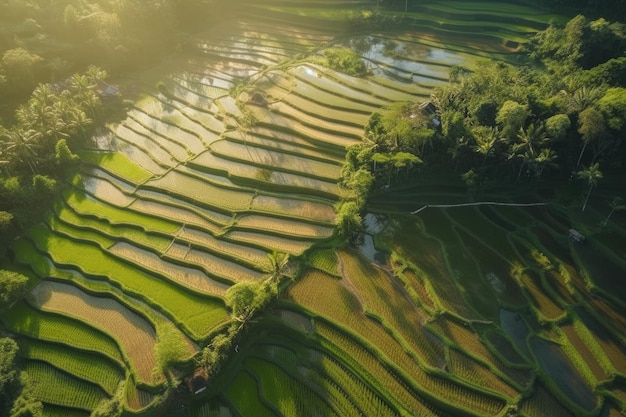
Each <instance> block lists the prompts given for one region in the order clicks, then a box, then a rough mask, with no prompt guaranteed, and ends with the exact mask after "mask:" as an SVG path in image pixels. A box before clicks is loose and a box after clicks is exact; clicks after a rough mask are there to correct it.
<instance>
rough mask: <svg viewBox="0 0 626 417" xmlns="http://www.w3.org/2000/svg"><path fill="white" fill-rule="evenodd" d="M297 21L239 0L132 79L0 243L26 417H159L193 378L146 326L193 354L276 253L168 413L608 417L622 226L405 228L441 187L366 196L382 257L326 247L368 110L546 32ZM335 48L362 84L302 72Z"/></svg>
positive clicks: (321, 13) (420, 92)
mask: <svg viewBox="0 0 626 417" xmlns="http://www.w3.org/2000/svg"><path fill="white" fill-rule="evenodd" d="M300 3H301V2H296V1H295V0H273V1H264V0H255V1H252V0H247V1H243V2H242V8H243V9H245V10H242V12H241V14H240V16H238V17H237V18H233V19H234V20H232V21H228V22H224V23H223V24H221V25H219V27H216V28H208V29H207V31H206V32H201V33H197V34H194V35H193V36H192V37H191V38H190V39H191V40H190V44H191V45H192V46H191V47H190V50H189V51H187V52H185V53H184V54H182V53H181V54H180V55H177V56H175V57H172V58H171V61H172V62H169V63H168V64H167V65H164V67H163V68H161V67H157V68H155V69H152V70H151V71H152V72H153V75H151V77H154V74H158V77H160V79H162V80H163V83H164V85H165V87H166V90H165V91H156V89H155V87H154V85H148V82H147V81H145V83H143V84H142V82H140V81H138V82H137V85H135V86H133V87H134V88H138V89H141V90H142V91H141V94H139V96H138V99H137V101H136V102H135V104H134V107H133V108H132V109H131V110H130V111H129V112H128V114H127V117H126V119H124V120H122V121H120V122H119V123H117V124H112V125H110V126H107V129H108V133H107V134H106V138H107V140H106V141H104V142H106V143H103V144H101V146H94V148H93V149H86V150H82V151H81V152H80V156H81V158H82V160H83V167H82V168H81V171H80V172H79V173H78V174H76V176H75V177H74V178H73V179H70V180H68V184H67V188H66V190H65V191H64V193H63V194H62V196H61V197H60V199H59V201H58V202H57V204H56V206H55V208H54V210H53V211H52V212H51V213H50V214H49V216H48V218H47V219H46V221H45V223H43V224H40V225H38V226H36V227H35V228H33V229H32V230H31V231H30V232H29V233H28V235H27V236H24V237H22V238H21V239H20V240H18V241H17V242H15V244H14V246H13V252H14V254H15V260H16V261H17V262H18V263H19V264H20V265H22V266H24V267H28V268H29V271H30V272H32V274H33V275H35V276H36V277H37V278H38V279H39V280H40V281H41V284H40V287H38V288H39V290H35V291H34V292H33V293H32V294H31V295H30V296H29V297H27V299H26V301H24V302H20V303H18V304H16V305H15V306H13V307H12V308H11V309H10V310H9V311H8V312H7V313H6V314H4V315H3V317H2V323H3V325H4V327H5V328H6V329H7V330H8V331H10V332H12V333H14V334H16V335H17V336H18V341H19V342H20V345H21V349H22V354H23V356H24V359H25V363H26V365H25V366H26V370H27V371H28V372H29V375H30V376H31V379H33V380H34V381H35V382H36V383H37V385H36V389H35V396H36V397H37V398H38V399H39V400H40V401H42V402H43V403H44V415H46V416H49V417H51V416H60V415H66V416H85V417H86V416H88V415H89V413H90V412H91V411H92V410H94V409H95V408H96V407H97V406H98V405H99V404H100V403H101V402H102V401H103V400H107V399H110V398H112V397H113V395H114V394H115V392H116V390H117V389H118V387H119V386H120V383H123V385H122V387H123V390H124V392H123V394H124V395H123V397H124V408H125V412H124V413H125V414H124V415H133V416H154V415H168V412H170V411H171V409H170V410H166V409H157V404H158V403H160V395H162V394H164V393H165V390H166V388H165V383H164V381H165V380H166V379H167V378H174V379H176V380H177V381H178V379H182V378H183V377H185V376H188V374H189V372H190V371H192V370H193V368H194V367H196V365H197V363H196V362H194V360H193V359H192V360H189V361H188V362H187V363H186V364H183V365H181V369H182V371H180V372H178V371H177V372H175V373H173V374H171V375H169V374H168V375H167V378H166V375H163V374H161V375H159V374H158V372H157V373H156V374H153V373H152V371H153V369H154V368H155V365H156V363H155V357H154V350H153V349H154V346H155V344H156V343H157V342H156V341H157V339H158V338H157V334H158V329H159V328H160V327H159V326H161V325H163V324H169V323H171V324H173V325H174V326H175V327H176V328H177V329H178V332H180V334H181V336H182V338H183V339H184V340H185V341H186V342H187V345H188V347H189V354H190V356H191V355H193V354H198V353H199V352H200V349H201V348H202V347H203V346H206V345H207V344H210V343H211V341H212V338H213V337H214V335H215V334H216V333H217V332H219V331H220V330H221V329H223V328H224V327H225V326H226V325H227V324H228V322H229V320H230V318H229V311H228V308H227V306H226V303H225V300H224V297H225V293H226V291H227V289H228V288H229V287H230V286H231V285H233V284H235V283H237V282H241V281H261V280H263V279H265V277H266V276H267V275H266V272H265V269H266V268H265V262H267V257H266V255H267V254H269V253H272V252H273V251H277V252H281V253H286V254H290V255H291V258H290V259H291V262H293V263H294V264H295V265H297V268H295V269H294V271H295V270H297V271H299V272H298V274H297V276H296V277H295V280H294V282H291V283H290V284H289V285H288V286H286V289H285V290H284V292H283V293H282V294H281V296H280V297H279V299H278V301H276V303H275V304H273V305H272V307H271V309H270V310H269V311H267V312H264V313H263V314H262V315H260V316H259V317H255V319H254V321H253V323H250V324H248V325H247V327H246V328H245V331H244V332H243V333H242V334H241V336H240V337H238V339H237V340H236V347H234V348H233V349H231V350H232V351H230V352H229V359H228V360H227V362H225V364H224V367H223V369H222V372H220V373H218V374H217V375H215V376H213V377H212V378H211V380H210V383H209V385H208V388H207V389H206V391H204V392H203V393H201V394H199V395H197V396H194V395H192V394H191V393H187V388H186V387H185V386H184V385H181V388H179V391H178V392H179V394H180V395H177V396H176V397H175V398H176V399H175V400H173V401H174V403H173V405H172V404H170V405H171V406H172V407H178V406H180V404H179V403H176V402H175V401H179V400H180V398H181V397H182V398H184V401H185V411H184V412H182V414H181V415H185V416H189V417H208V416H220V417H239V416H242V417H247V416H267V417H274V416H276V417H279V416H358V415H364V416H418V415H419V416H477V417H486V416H502V417H505V416H512V415H520V416H523V417H535V416H537V417H539V416H561V415H563V416H571V415H574V416H585V417H592V416H614V415H617V414H619V413H624V412H625V410H626V395H625V394H624V392H626V388H625V387H626V385H625V384H624V381H625V380H626V365H625V364H626V338H625V337H624V332H625V331H626V319H624V317H625V314H624V312H625V309H626V305H625V304H624V302H623V300H622V297H621V295H622V293H623V289H620V288H616V287H618V286H616V285H615V284H614V282H615V278H616V277H617V276H619V274H622V275H623V274H624V273H625V271H624V256H623V250H622V249H620V248H623V247H624V245H625V244H626V232H625V231H624V229H623V227H621V226H617V225H616V226H615V228H614V229H613V231H612V233H611V234H602V235H599V236H598V237H597V238H596V237H595V236H590V237H589V240H590V242H589V245H586V246H576V245H574V244H573V243H571V242H569V241H568V240H567V236H566V234H565V233H566V231H567V229H568V228H569V226H563V224H562V219H567V218H568V217H567V216H568V214H567V212H565V211H564V210H563V209H562V208H552V207H550V208H535V209H526V208H512V207H481V208H476V207H465V208H446V209H438V208H428V209H426V210H425V211H423V212H420V213H419V214H418V215H413V216H412V215H409V214H408V213H409V212H410V211H412V210H415V209H417V208H419V206H420V205H423V204H428V203H430V204H437V203H439V204H441V203H454V202H465V201H466V200H467V196H466V194H465V189H464V188H463V187H459V186H457V185H455V184H447V183H446V182H445V179H442V180H440V182H438V180H434V181H432V183H426V184H422V185H417V186H416V187H415V188H410V189H405V190H402V191H392V192H390V193H388V194H386V195H384V197H379V198H377V197H376V196H375V197H374V199H373V201H372V202H371V204H370V208H371V210H372V211H375V212H377V213H378V214H380V215H382V216H383V217H385V226H384V227H383V228H382V230H381V231H379V232H378V233H376V236H374V238H373V240H370V241H373V242H374V243H373V244H374V245H375V248H374V249H375V250H376V251H378V252H382V253H384V254H385V255H384V256H382V258H381V259H382V260H381V259H379V258H376V259H374V260H375V261H376V262H372V259H367V258H366V257H365V256H364V253H366V251H365V250H362V251H358V250H336V249H334V248H333V243H334V242H333V236H334V235H333V233H334V229H333V228H334V224H335V212H334V209H333V205H334V203H335V202H336V201H337V199H338V198H339V195H340V190H339V189H338V186H337V183H338V181H339V177H340V175H341V164H342V162H343V157H344V155H345V147H346V146H348V145H350V144H354V143H358V142H359V141H360V140H361V136H362V132H363V126H364V125H365V124H366V123H367V120H368V118H369V115H370V114H371V113H372V112H374V111H377V110H379V109H381V108H382V107H383V106H386V105H389V104H392V103H394V102H399V101H407V100H424V99H425V98H426V97H428V96H429V95H430V94H431V93H432V92H433V89H434V88H436V87H437V86H439V85H442V84H443V83H445V82H446V80H447V74H448V71H449V69H450V67H451V66H453V65H457V64H462V65H466V66H471V64H472V62H474V61H475V60H477V59H479V58H484V57H487V58H490V59H501V60H507V59H512V57H514V53H515V51H516V50H517V48H518V45H519V43H522V42H524V41H525V40H526V39H528V37H529V36H530V35H531V34H532V33H534V32H536V31H537V30H539V29H542V28H544V27H545V26H546V24H547V22H548V21H549V20H551V19H558V20H562V18H561V17H560V16H554V15H550V14H546V13H544V12H543V11H542V10H539V9H536V8H532V7H527V6H524V5H522V4H518V3H515V4H509V3H494V2H476V1H468V2H461V1H447V0H446V1H438V2H420V4H419V5H413V6H412V11H411V12H410V13H409V16H408V17H409V18H410V19H412V20H411V21H410V22H411V23H409V24H407V25H406V27H403V28H402V31H388V32H385V33H372V34H368V35H354V36H351V37H346V36H345V35H344V34H343V32H342V30H341V29H342V26H343V23H344V22H345V21H346V18H348V17H354V16H356V15H357V14H359V13H361V11H364V10H365V9H372V8H373V7H375V2H373V1H357V2H353V1H314V2H306V5H302V4H300ZM364 13H365V12H364ZM337 35H341V36H337ZM385 44H387V46H388V47H387V49H385ZM338 45H343V46H348V47H352V48H355V49H356V50H357V52H358V53H359V54H360V56H361V58H362V59H363V60H364V62H366V63H367V66H368V69H369V74H368V76H367V77H362V78H356V77H352V76H349V75H346V74H343V73H341V72H338V71H335V70H332V69H329V68H326V67H324V66H323V65H322V64H320V58H321V57H322V54H321V52H322V51H323V50H324V49H325V48H327V47H331V46H338ZM359 45H360V47H358V46H359ZM389 45H391V47H393V52H392V53H391V52H390V49H389ZM172 68H176V70H175V71H172ZM150 79H152V78H150ZM235 86H237V87H236V88H235ZM399 213H401V214H399ZM563 228H564V230H565V231H564V230H563ZM602 265H608V268H610V269H609V271H610V274H609V275H606V274H605V270H603V269H602ZM622 287H623V286H622ZM43 289H45V290H46V291H47V293H46V292H45V291H43ZM620 291H621V292H620ZM46 294H47V297H46ZM611 294H619V295H611ZM68 300H69V301H68ZM70 301H71V302H72V305H73V306H72V308H64V307H63V302H70ZM99 309H101V310H99ZM104 310H106V312H105V311H104ZM105 319H106V320H105ZM105 322H106V323H105ZM133 326H134V327H133ZM132 329H135V330H134V331H133V330H132ZM138 329H140V330H141V331H139V330H138ZM141 335H143V336H141ZM142 349H144V350H142ZM172 398H174V397H172Z"/></svg>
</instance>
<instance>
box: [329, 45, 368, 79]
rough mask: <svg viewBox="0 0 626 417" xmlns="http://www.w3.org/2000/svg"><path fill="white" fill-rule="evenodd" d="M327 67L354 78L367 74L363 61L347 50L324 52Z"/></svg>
mask: <svg viewBox="0 0 626 417" xmlns="http://www.w3.org/2000/svg"><path fill="white" fill-rule="evenodd" d="M324 56H325V57H326V61H327V63H328V66H329V67H330V68H332V69H334V70H337V71H342V72H345V73H346V74H349V75H354V76H356V77H358V76H363V75H365V74H366V73H367V68H366V66H365V64H364V63H363V60H362V59H361V57H360V56H359V55H357V54H356V53H355V52H353V51H351V50H350V49H348V48H339V47H337V48H330V49H327V50H325V51H324Z"/></svg>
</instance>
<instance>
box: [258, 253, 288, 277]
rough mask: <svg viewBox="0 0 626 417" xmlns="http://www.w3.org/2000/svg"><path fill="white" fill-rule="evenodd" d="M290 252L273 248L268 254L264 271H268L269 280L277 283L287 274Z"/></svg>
mask: <svg viewBox="0 0 626 417" xmlns="http://www.w3.org/2000/svg"><path fill="white" fill-rule="evenodd" d="M288 263H289V254H288V253H284V252H278V251H277V250H273V251H272V252H270V253H268V254H267V263H266V264H265V265H263V271H264V272H265V273H267V279H266V280H267V282H269V283H271V284H277V283H278V282H280V279H281V278H282V277H283V276H284V275H285V270H286V267H287V264H288Z"/></svg>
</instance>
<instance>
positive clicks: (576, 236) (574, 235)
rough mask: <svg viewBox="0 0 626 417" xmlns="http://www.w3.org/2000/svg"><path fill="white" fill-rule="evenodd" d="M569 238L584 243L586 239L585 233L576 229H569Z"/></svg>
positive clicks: (574, 241) (571, 240)
mask: <svg viewBox="0 0 626 417" xmlns="http://www.w3.org/2000/svg"><path fill="white" fill-rule="evenodd" d="M569 240H570V242H573V243H583V242H584V241H585V235H583V234H582V233H580V232H579V231H578V230H576V229H569Z"/></svg>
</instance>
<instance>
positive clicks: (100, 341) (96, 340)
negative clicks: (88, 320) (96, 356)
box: [3, 303, 123, 363]
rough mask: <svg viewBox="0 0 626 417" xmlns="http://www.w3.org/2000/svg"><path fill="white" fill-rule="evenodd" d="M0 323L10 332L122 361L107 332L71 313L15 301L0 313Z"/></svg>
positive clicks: (117, 348) (116, 346)
mask: <svg viewBox="0 0 626 417" xmlns="http://www.w3.org/2000/svg"><path fill="white" fill-rule="evenodd" d="M3 324H4V325H5V326H6V328H7V329H8V330H10V331H11V332H14V333H18V334H22V335H25V336H29V337H32V338H37V339H39V340H42V341H50V342H56V343H60V344H64V345H68V346H71V347H73V348H75V349H83V350H86V351H90V352H99V353H101V354H103V355H105V356H107V357H109V358H112V359H114V360H116V361H118V362H119V363H123V359H122V355H121V353H120V349H119V347H118V345H117V343H116V342H115V341H114V340H113V339H112V338H111V337H110V336H109V335H106V334H105V333H103V332H102V331H100V330H98V329H95V328H94V327H91V326H88V325H86V324H84V323H83V322H81V321H79V320H77V319H74V318H71V317H67V316H63V315H59V314H53V313H47V312H42V311H39V310H37V309H35V308H33V307H31V306H29V305H28V304H25V303H19V304H17V305H15V306H14V307H13V308H11V310H9V311H8V312H6V313H5V314H4V318H3Z"/></svg>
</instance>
